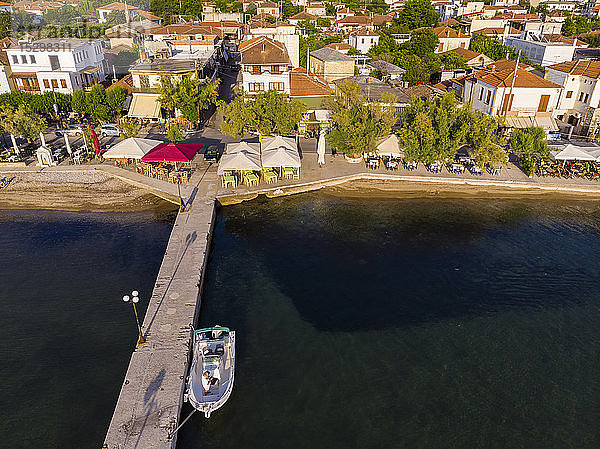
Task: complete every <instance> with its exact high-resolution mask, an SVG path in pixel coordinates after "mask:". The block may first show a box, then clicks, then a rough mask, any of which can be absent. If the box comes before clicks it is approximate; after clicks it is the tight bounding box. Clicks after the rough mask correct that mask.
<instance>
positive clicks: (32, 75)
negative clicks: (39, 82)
mask: <svg viewBox="0 0 600 449" xmlns="http://www.w3.org/2000/svg"><path fill="white" fill-rule="evenodd" d="M9 76H10V77H11V78H37V73H36V72H13V73H11V74H10V75H9Z"/></svg>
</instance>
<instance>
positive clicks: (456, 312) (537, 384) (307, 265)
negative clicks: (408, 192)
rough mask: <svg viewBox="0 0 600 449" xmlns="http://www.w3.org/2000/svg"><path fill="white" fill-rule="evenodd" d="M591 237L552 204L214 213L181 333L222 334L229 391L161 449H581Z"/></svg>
mask: <svg viewBox="0 0 600 449" xmlns="http://www.w3.org/2000/svg"><path fill="white" fill-rule="evenodd" d="M598 223H600V214H599V207H598V204H597V203H595V202H581V203H576V202H569V203H568V204H565V203H562V202H560V201H554V200H553V201H539V202H536V201H526V200H498V201H496V200H464V201H463V200H448V201H446V200H428V199H425V200H422V199H412V200H405V199H395V200H388V199H385V200H371V199H358V200H352V199H339V198H335V197H329V196H327V195H326V194H323V193H319V194H314V195H313V194H310V195H303V196H297V197H288V198H280V199H275V200H269V201H267V202H263V201H255V202H252V203H248V204H242V205H239V206H233V207H226V208H223V209H221V211H220V213H219V214H218V217H217V223H216V228H215V233H214V239H213V242H214V244H213V248H212V250H211V254H210V261H209V265H208V271H207V275H206V276H207V277H206V283H205V289H204V293H203V297H202V301H203V303H202V309H201V313H200V323H198V324H199V325H201V326H204V325H214V324H221V325H227V326H229V327H231V328H233V329H235V330H236V333H237V343H236V380H235V387H234V390H233V393H232V396H231V398H230V399H229V400H228V402H227V404H225V406H224V407H223V408H221V409H219V410H218V411H217V412H216V413H214V414H213V416H211V418H210V419H209V420H206V419H205V418H204V417H203V416H193V417H192V418H191V420H190V421H189V422H188V423H187V424H186V425H185V426H184V427H183V428H182V430H181V431H180V433H179V435H178V440H177V441H178V443H177V447H178V448H180V449H192V448H193V449H196V448H202V449H212V448H219V449H226V448H239V447H286V448H292V449H296V448H298V449H300V448H304V447H311V446H314V447H328V448H332V449H351V448H356V449H365V448H369V449H371V448H372V449H378V448H382V447H410V448H417V447H420V448H452V449H457V448H461V449H462V448H464V449H473V448H485V449H489V448H497V449H504V448H506V447H536V448H548V449H551V448H556V447H577V448H579V449H581V448H590V449H595V448H597V447H599V444H600V441H599V436H598V433H597V432H596V429H597V424H596V423H597V421H598V419H600V412H599V411H600V407H599V406H598V400H597V394H596V393H597V391H598V381H597V379H598V378H599V377H600V374H599V373H598V370H599V368H598V367H599V366H600V360H599V356H598V351H597V347H598V344H600V334H599V333H598V329H599V328H600V324H599V323H600V312H599V311H598V307H597V304H598V301H599V300H600V297H599V295H598V293H597V285H598V284H599V283H600V270H599V269H598V268H597V267H598V266H600V265H599V262H600V260H599V258H600V256H598V254H600V253H599V251H598V250H600V238H599V236H598ZM187 412H188V410H187V408H186V409H184V413H183V415H186V414H187ZM197 415H199V414H197Z"/></svg>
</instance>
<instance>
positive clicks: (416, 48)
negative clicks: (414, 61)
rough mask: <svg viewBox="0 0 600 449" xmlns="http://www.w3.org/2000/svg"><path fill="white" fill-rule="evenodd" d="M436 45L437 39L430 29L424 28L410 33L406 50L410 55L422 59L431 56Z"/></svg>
mask: <svg viewBox="0 0 600 449" xmlns="http://www.w3.org/2000/svg"><path fill="white" fill-rule="evenodd" d="M438 44H439V39H438V37H437V36H436V35H435V34H434V32H433V31H432V30H431V28H424V29H422V30H415V31H413V32H412V33H411V36H410V41H408V45H407V46H406V48H407V50H408V51H409V52H410V53H412V54H414V55H416V56H418V57H419V58H423V57H425V56H427V55H431V54H433V52H434V51H435V49H436V48H437V47H438Z"/></svg>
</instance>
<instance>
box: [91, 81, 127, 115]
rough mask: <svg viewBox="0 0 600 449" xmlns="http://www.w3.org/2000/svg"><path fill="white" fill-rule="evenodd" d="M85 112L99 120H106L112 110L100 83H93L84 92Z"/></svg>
mask: <svg viewBox="0 0 600 449" xmlns="http://www.w3.org/2000/svg"><path fill="white" fill-rule="evenodd" d="M86 112H87V113H88V114H89V115H90V116H91V117H92V118H95V119H96V120H100V121H107V120H108V119H109V117H110V116H111V114H112V113H113V112H114V111H113V110H112V109H111V106H110V105H109V104H108V100H107V96H106V90H105V89H104V86H103V85H102V84H94V85H93V86H92V88H91V89H90V91H89V92H88V93H87V94H86ZM117 112H120V110H119V111H117Z"/></svg>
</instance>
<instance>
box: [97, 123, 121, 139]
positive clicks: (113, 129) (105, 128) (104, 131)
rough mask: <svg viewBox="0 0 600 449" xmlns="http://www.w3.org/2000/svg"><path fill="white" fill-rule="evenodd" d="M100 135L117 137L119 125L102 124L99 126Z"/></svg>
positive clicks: (119, 133) (119, 132)
mask: <svg viewBox="0 0 600 449" xmlns="http://www.w3.org/2000/svg"><path fill="white" fill-rule="evenodd" d="M100 135H101V136H102V137H108V136H116V137H119V136H120V135H121V131H120V130H119V127H118V126H117V125H116V124H115V123H107V124H106V125H102V126H101V127H100Z"/></svg>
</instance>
